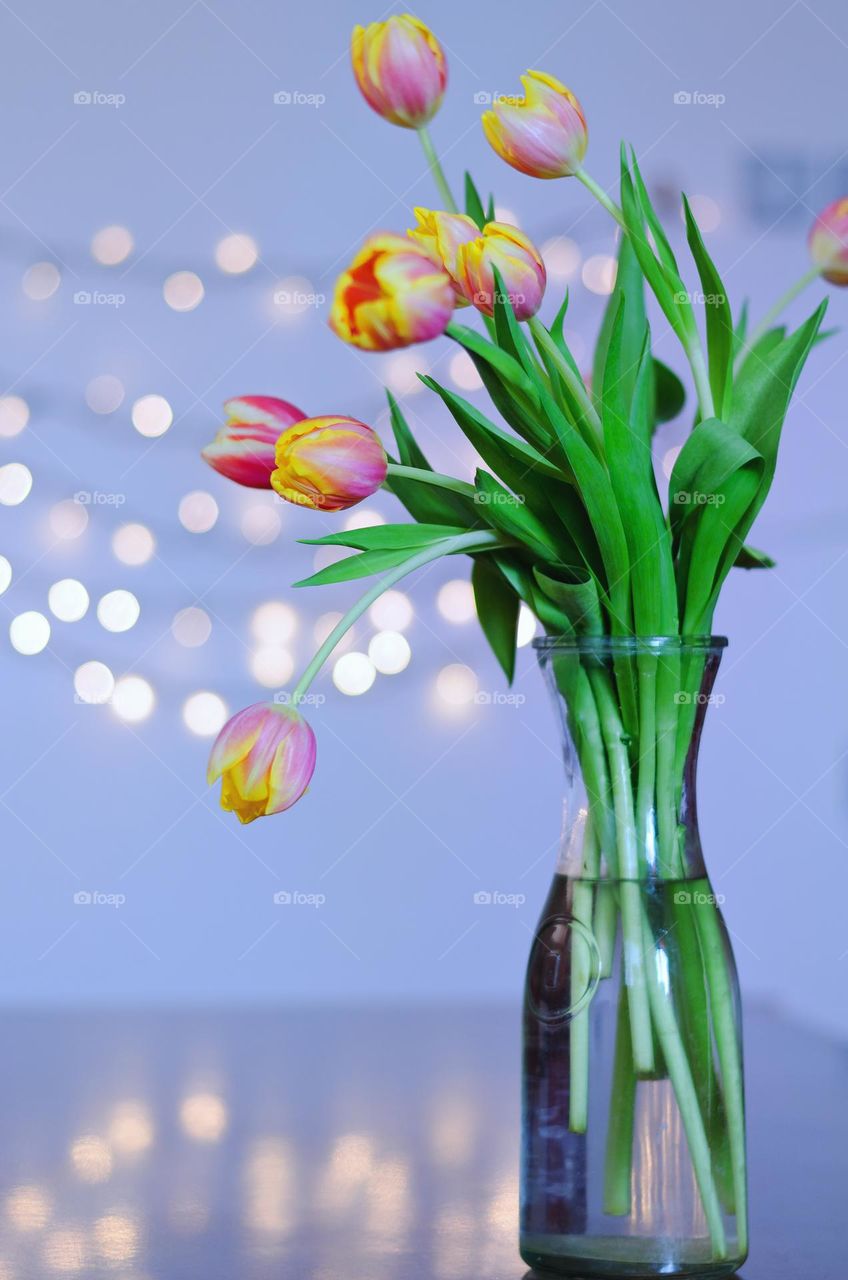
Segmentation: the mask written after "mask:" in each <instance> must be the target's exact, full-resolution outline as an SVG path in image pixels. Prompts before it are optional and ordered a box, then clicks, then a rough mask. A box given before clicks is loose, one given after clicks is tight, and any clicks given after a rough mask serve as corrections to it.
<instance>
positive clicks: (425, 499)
mask: <svg viewBox="0 0 848 1280" xmlns="http://www.w3.org/2000/svg"><path fill="white" fill-rule="evenodd" d="M386 395H387V396H388V400H389V412H390V414H391V422H392V431H393V432H394V437H395V441H396V443H397V449H398V458H399V461H400V462H401V464H402V465H403V466H405V467H416V468H418V469H419V470H421V471H432V470H433V468H432V467H431V466H430V463H429V462H428V461H427V459H426V457H425V456H424V454H423V452H422V450H421V449H420V447H419V445H418V442H417V441H416V439H415V437H414V436H413V434H412V431H411V430H410V427H409V424H408V423H407V421H406V418H405V417H404V416H403V414H402V413H401V410H400V406H399V405H398V403H397V401H396V400H395V398H394V396H393V395H392V393H391V392H390V391H387V392H386ZM385 483H386V488H387V489H389V490H390V492H391V493H393V494H394V495H395V497H396V498H398V499H399V501H400V502H402V503H403V505H404V506H405V507H406V509H407V511H408V512H409V514H410V515H411V516H412V517H413V519H414V520H418V521H420V522H421V523H422V524H444V525H451V526H455V525H457V524H462V525H463V526H464V527H465V528H466V529H467V528H468V527H469V526H474V525H475V524H477V522H478V519H479V513H478V512H476V511H475V510H474V506H473V503H471V502H469V501H468V500H467V499H466V498H463V497H462V495H461V494H458V493H451V492H449V491H448V490H446V489H438V488H436V487H435V486H433V485H428V484H420V483H419V482H418V481H416V480H403V479H398V478H397V477H394V476H393V477H390V478H389V479H388V480H386V482H385Z"/></svg>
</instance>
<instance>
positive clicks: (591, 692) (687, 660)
mask: <svg viewBox="0 0 848 1280" xmlns="http://www.w3.org/2000/svg"><path fill="white" fill-rule="evenodd" d="M540 649H541V653H540V658H541V664H542V668H543V671H544V673H545V677H546V679H547V682H548V686H549V688H550V690H551V693H552V695H553V697H554V700H555V705H556V708H557V714H558V719H559V722H560V725H561V728H562V735H563V753H564V759H565V770H566V792H565V798H564V808H563V832H562V841H561V846H560V853H559V859H558V870H559V871H560V872H561V873H563V874H567V875H569V876H583V877H590V878H603V877H612V878H619V879H643V878H650V877H662V878H667V879H677V878H687V879H688V878H691V877H697V876H702V875H704V862H703V855H702V850H701V841H700V836H699V832H698V811H697V798H696V775H697V766H698V750H699V746H700V741H701V733H702V729H703V725H704V719H705V716H706V712H707V708H708V706H709V705H710V703H711V702H712V701H714V700H716V695H715V694H714V692H713V685H714V682H715V677H716V672H717V670H718V665H719V661H720V658H721V651H722V645H721V644H719V643H718V642H712V641H707V640H704V641H698V642H684V641H679V640H677V641H662V642H657V641H633V642H630V646H629V647H628V645H627V644H626V642H621V641H619V642H611V641H596V642H594V643H592V644H589V643H588V642H583V643H582V644H580V645H577V644H574V643H571V644H570V645H569V644H559V645H557V644H554V643H552V642H550V641H547V642H543V644H542V646H540Z"/></svg>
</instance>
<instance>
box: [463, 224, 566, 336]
mask: <svg viewBox="0 0 848 1280" xmlns="http://www.w3.org/2000/svg"><path fill="white" fill-rule="evenodd" d="M495 269H497V271H498V274H499V275H500V278H501V281H502V283H503V287H504V289H505V290H506V293H507V294H508V295H509V300H510V302H511V303H512V306H513V310H514V311H515V315H516V319H518V320H529V319H530V317H531V316H534V315H535V314H536V312H537V311H538V310H539V307H540V306H541V305H542V299H543V298H544V296H545V283H546V279H547V277H546V273H545V264H544V263H543V261H542V255H541V254H540V253H539V250H538V249H537V248H536V246H535V245H534V244H533V242H532V240H529V239H528V238H527V236H525V235H524V234H523V233H522V232H521V231H519V230H518V228H517V227H510V226H508V225H507V224H506V223H504V222H487V223H486V225H485V227H484V228H483V231H482V233H478V235H477V237H476V239H474V240H470V241H469V242H468V243H467V244H463V245H460V248H459V250H458V253H457V276H458V280H459V286H460V288H461V290H462V292H463V294H464V295H465V297H466V299H467V300H468V301H469V302H470V303H471V304H472V306H475V307H476V308H477V310H478V311H482V312H483V314H484V315H487V316H491V315H493V314H494V309H495V275H494V273H495Z"/></svg>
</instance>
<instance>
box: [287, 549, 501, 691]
mask: <svg viewBox="0 0 848 1280" xmlns="http://www.w3.org/2000/svg"><path fill="white" fill-rule="evenodd" d="M507 545H508V542H507V540H506V539H505V538H503V537H502V536H501V534H499V533H493V532H470V533H460V534H457V536H456V537H455V538H444V539H442V540H441V541H439V542H437V543H435V544H434V545H432V546H429V547H425V548H424V550H423V551H419V552H418V554H417V555H415V556H412V557H411V558H410V559H409V560H404V562H403V564H399V565H396V566H395V568H394V569H391V570H389V572H388V573H386V574H384V575H383V577H382V578H380V580H379V581H378V582H375V584H374V585H373V587H369V588H368V590H367V591H366V592H365V594H364V595H362V596H360V597H359V599H358V600H357V602H356V604H354V605H353V606H352V607H351V608H350V609H348V611H347V613H346V614H345V615H344V617H343V618H342V619H341V621H340V622H338V623H337V624H336V626H335V627H333V629H332V631H331V632H330V634H329V635H328V636H327V639H326V640H325V641H324V643H323V644H322V645H321V647H320V648H319V649H318V651H317V652H316V654H315V656H314V657H313V659H312V661H311V662H310V663H309V665H308V666H307V667H306V670H305V671H304V673H303V675H302V676H301V677H300V679H299V680H298V682H297V684H296V685H295V687H294V691H293V693H292V699H291V700H292V704H293V705H294V706H297V704H298V703H299V702H300V701H301V700H302V699H303V697H304V695H305V693H306V691H307V689H308V688H309V686H310V685H311V684H312V681H313V680H314V679H315V677H316V676H317V674H318V672H319V671H320V670H321V668H322V667H323V665H324V663H325V662H326V661H327V659H328V658H329V656H330V654H331V653H332V652H333V650H334V649H335V647H336V645H337V644H338V643H339V641H340V640H341V639H342V637H343V636H344V635H345V634H346V633H347V632H348V631H349V630H350V628H351V627H352V626H353V624H354V623H355V622H356V621H357V619H358V618H361V617H362V615H363V613H364V612H365V610H366V609H369V608H370V607H371V605H372V604H373V603H374V601H375V600H376V599H378V597H379V596H381V595H382V594H383V592H384V591H387V590H388V589H389V587H391V586H394V584H395V583H396V582H399V581H400V579H401V578H405V577H406V575H407V574H408V573H412V572H413V570H415V569H418V568H420V567H421V565H424V564H429V563H430V561H432V560H439V559H441V557H442V556H448V555H454V554H456V553H457V552H459V551H489V550H492V549H493V548H494V547H502V546H507Z"/></svg>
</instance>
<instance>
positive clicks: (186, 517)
mask: <svg viewBox="0 0 848 1280" xmlns="http://www.w3.org/2000/svg"><path fill="white" fill-rule="evenodd" d="M177 514H178V516H179V519H180V524H181V525H182V526H183V528H184V529H187V530H188V532H189V533H208V532H209V530H210V529H211V528H213V527H214V525H215V522H216V521H217V519H218V504H217V502H216V501H215V499H214V498H213V497H212V494H211V493H206V492H205V491H204V490H203V489H194V490H193V491H192V492H191V493H187V494H186V495H185V497H184V498H181V499H180V505H179V507H178V509H177Z"/></svg>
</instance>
